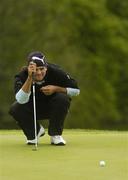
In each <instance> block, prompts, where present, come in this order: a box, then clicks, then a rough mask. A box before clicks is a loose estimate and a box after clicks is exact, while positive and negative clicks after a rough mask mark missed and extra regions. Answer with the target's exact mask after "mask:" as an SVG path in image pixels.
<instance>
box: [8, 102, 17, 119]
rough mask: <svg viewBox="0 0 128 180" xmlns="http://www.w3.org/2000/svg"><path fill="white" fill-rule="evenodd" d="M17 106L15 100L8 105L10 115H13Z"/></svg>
mask: <svg viewBox="0 0 128 180" xmlns="http://www.w3.org/2000/svg"><path fill="white" fill-rule="evenodd" d="M17 106H18V103H17V102H14V103H13V104H12V105H11V107H10V109H9V114H10V115H12V116H13V115H14V114H15V113H16V109H17Z"/></svg>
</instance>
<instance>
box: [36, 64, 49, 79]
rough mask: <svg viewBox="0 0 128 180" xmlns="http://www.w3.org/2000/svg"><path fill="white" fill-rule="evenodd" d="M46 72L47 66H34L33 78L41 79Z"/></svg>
mask: <svg viewBox="0 0 128 180" xmlns="http://www.w3.org/2000/svg"><path fill="white" fill-rule="evenodd" d="M46 72H47V67H45V66H39V67H36V73H35V80H36V81H41V80H43V79H44V77H45V75H46Z"/></svg>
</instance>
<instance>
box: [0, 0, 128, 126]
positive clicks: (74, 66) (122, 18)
mask: <svg viewBox="0 0 128 180" xmlns="http://www.w3.org/2000/svg"><path fill="white" fill-rule="evenodd" d="M127 17H128V1H127V0H123V1H120V0H61V1H60V0H47V1H46V0H38V1H36V0H27V1H25V0H23V1H17V0H6V1H5V0H1V5H0V22H1V23H0V56H1V60H0V80H1V81H0V82H1V90H0V92H1V93H0V99H1V106H0V128H14V127H17V126H16V125H15V123H14V121H13V120H12V118H11V117H10V116H9V115H8V110H9V107H10V105H11V103H12V102H13V101H14V92H13V79H14V75H15V74H16V73H17V72H18V71H19V70H20V68H21V66H22V65H25V64H26V56H27V54H28V53H29V52H31V51H33V50H39V51H42V52H43V53H44V54H45V55H46V57H47V59H48V60H49V62H52V63H57V64H59V65H60V66H62V67H63V68H64V70H66V71H68V72H70V74H71V75H72V76H73V77H74V78H75V79H76V80H77V81H78V84H79V86H80V89H81V94H80V96H79V97H77V98H73V102H72V106H71V109H70V113H69V115H68V117H67V120H66V124H65V127H67V128H93V129H128V121H127V119H128V95H127V94H128V61H127V59H128V33H127V29H128V21H127Z"/></svg>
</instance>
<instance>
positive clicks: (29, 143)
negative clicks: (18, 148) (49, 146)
mask: <svg viewBox="0 0 128 180" xmlns="http://www.w3.org/2000/svg"><path fill="white" fill-rule="evenodd" d="M44 135H45V132H44V133H43V134H41V135H40V136H39V137H42V136H44ZM35 144H36V143H31V142H28V143H27V145H35Z"/></svg>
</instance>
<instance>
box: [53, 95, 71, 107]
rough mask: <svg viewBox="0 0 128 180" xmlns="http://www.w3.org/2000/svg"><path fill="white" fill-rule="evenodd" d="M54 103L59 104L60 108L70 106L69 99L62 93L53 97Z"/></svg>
mask: <svg viewBox="0 0 128 180" xmlns="http://www.w3.org/2000/svg"><path fill="white" fill-rule="evenodd" d="M54 101H55V103H57V104H59V105H60V106H62V105H64V106H68V107H69V106H70V102H71V99H70V97H69V96H67V95H66V94H64V93H57V94H56V96H55V97H54Z"/></svg>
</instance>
